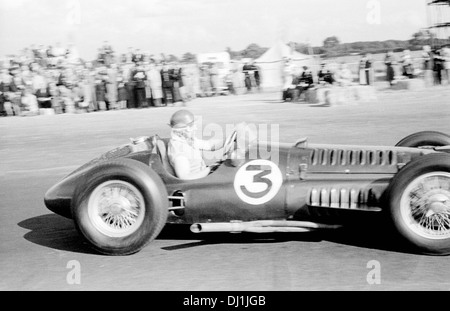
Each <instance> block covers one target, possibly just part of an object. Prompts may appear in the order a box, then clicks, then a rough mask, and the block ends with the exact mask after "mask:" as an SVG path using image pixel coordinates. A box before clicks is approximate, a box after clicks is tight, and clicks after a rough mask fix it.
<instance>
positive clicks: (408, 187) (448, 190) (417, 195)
mask: <svg viewBox="0 0 450 311" xmlns="http://www.w3.org/2000/svg"><path fill="white" fill-rule="evenodd" d="M387 198H388V207H389V209H388V211H389V215H390V218H391V221H392V224H393V226H394V228H395V229H396V231H397V232H398V233H399V235H400V236H401V237H403V238H404V239H405V240H406V241H407V242H408V243H409V244H410V245H412V246H413V247H414V248H416V249H417V250H419V252H421V253H424V254H430V255H448V254H450V155H448V154H430V155H426V156H423V157H421V158H418V159H416V160H414V161H411V162H410V163H409V164H408V165H407V166H405V167H404V168H403V169H402V170H401V171H400V172H399V173H398V174H397V175H396V176H395V177H394V179H393V180H392V182H391V184H390V186H389V188H388V191H387Z"/></svg>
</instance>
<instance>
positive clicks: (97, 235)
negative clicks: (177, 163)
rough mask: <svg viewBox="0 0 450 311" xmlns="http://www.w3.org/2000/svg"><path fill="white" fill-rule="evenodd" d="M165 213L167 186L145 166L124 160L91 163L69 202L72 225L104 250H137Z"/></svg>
mask: <svg viewBox="0 0 450 311" xmlns="http://www.w3.org/2000/svg"><path fill="white" fill-rule="evenodd" d="M167 215H168V197H167V190H166V187H165V185H164V183H163V182H162V180H161V178H160V177H159V176H158V174H157V173H155V172H154V171H153V170H152V169H151V168H149V167H148V166H147V165H145V164H143V163H141V162H138V161H135V160H130V159H117V160H111V161H107V162H103V163H99V164H97V165H96V166H94V167H93V168H92V169H91V170H90V171H89V173H88V174H86V179H85V181H84V183H83V184H80V185H79V186H78V187H77V189H76V190H75V195H74V200H73V202H72V216H73V219H74V221H75V226H76V228H77V230H78V231H79V232H80V233H81V235H82V236H83V237H84V238H85V239H86V240H87V241H88V242H89V244H91V245H92V246H93V248H94V249H96V250H97V251H98V252H100V253H102V254H105V255H113V256H124V255H130V254H134V253H136V252H138V251H140V250H141V249H142V248H144V247H145V246H146V245H147V244H148V243H149V242H151V241H152V240H154V239H155V238H156V237H157V236H158V234H159V233H160V232H161V230H162V228H163V227H164V225H165V223H166V221H167Z"/></svg>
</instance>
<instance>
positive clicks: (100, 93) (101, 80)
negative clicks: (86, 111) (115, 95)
mask: <svg viewBox="0 0 450 311" xmlns="http://www.w3.org/2000/svg"><path fill="white" fill-rule="evenodd" d="M106 93H107V90H106V78H105V77H104V75H103V74H101V73H99V74H98V75H97V77H96V80H95V97H96V99H97V104H98V109H99V110H101V111H105V110H107V106H106Z"/></svg>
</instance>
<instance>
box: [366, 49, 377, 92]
mask: <svg viewBox="0 0 450 311" xmlns="http://www.w3.org/2000/svg"><path fill="white" fill-rule="evenodd" d="M365 72H366V82H367V85H373V83H374V82H375V79H374V78H375V77H374V70H373V59H372V54H370V53H368V54H367V55H366V67H365Z"/></svg>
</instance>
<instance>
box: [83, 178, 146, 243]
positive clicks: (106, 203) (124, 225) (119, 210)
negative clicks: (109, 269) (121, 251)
mask: <svg viewBox="0 0 450 311" xmlns="http://www.w3.org/2000/svg"><path fill="white" fill-rule="evenodd" d="M144 211H145V203H144V199H143V196H142V195H141V193H140V192H139V190H138V189H137V188H136V187H134V186H133V185H132V184H130V183H127V182H124V181H110V182H106V183H103V184H101V185H99V186H98V187H97V188H96V189H95V190H94V191H93V193H92V195H91V197H90V199H89V217H90V219H91V221H92V223H93V225H94V226H95V227H96V228H97V230H99V231H100V232H102V233H103V234H105V235H108V236H111V237H125V236H128V235H130V234H131V233H133V232H135V231H136V230H137V229H138V228H139V226H140V225H141V224H142V222H143V217H144Z"/></svg>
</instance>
